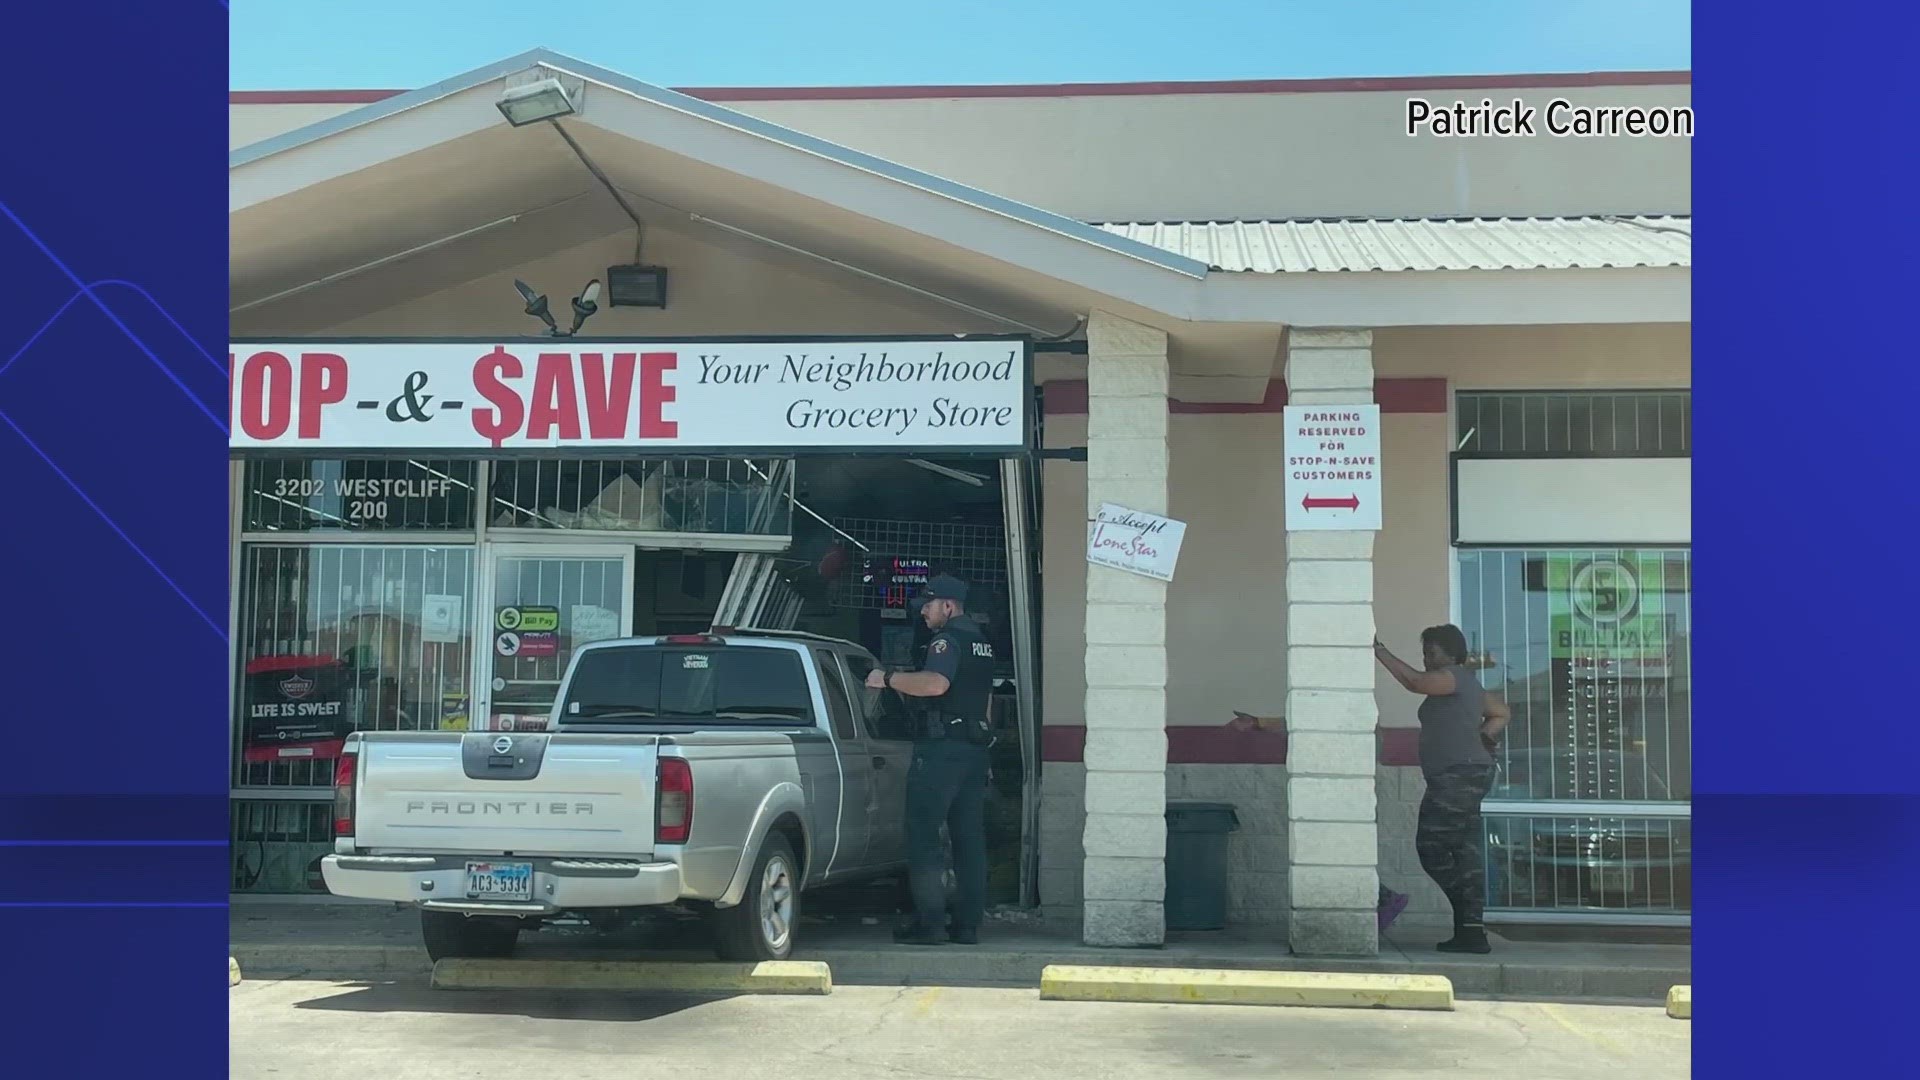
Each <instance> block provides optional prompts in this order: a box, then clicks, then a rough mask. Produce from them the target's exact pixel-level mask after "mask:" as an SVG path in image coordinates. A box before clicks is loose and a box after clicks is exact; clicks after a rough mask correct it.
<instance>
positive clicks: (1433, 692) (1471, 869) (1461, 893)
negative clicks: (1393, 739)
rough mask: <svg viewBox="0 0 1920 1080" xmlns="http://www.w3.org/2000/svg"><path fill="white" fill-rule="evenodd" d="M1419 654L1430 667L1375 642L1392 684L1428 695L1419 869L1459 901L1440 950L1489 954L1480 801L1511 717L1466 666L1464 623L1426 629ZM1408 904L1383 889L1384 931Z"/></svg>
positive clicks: (1423, 718) (1423, 720) (1423, 711)
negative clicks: (1484, 915)
mask: <svg viewBox="0 0 1920 1080" xmlns="http://www.w3.org/2000/svg"><path fill="white" fill-rule="evenodd" d="M1420 651H1421V654H1422V657H1421V658H1422V660H1423V662H1424V664H1425V668H1424V670H1420V669H1416V668H1414V667H1413V666H1412V665H1411V664H1408V663H1407V662H1406V661H1404V660H1401V659H1400V658H1399V657H1397V656H1395V655H1393V653H1391V652H1389V651H1387V647H1386V646H1385V645H1382V644H1380V642H1379V641H1378V640H1377V639H1376V640H1375V641H1374V643H1373V653H1374V656H1375V657H1377V658H1378V659H1379V661H1380V664H1381V666H1382V667H1384V668H1386V669H1387V673H1388V674H1390V675H1392V676H1393V678H1394V681H1396V682H1398V683H1399V684H1400V685H1401V686H1404V687H1406V688H1407V689H1408V690H1411V691H1413V692H1414V693H1416V694H1420V695H1422V700H1421V702H1420V708H1419V711H1418V713H1417V715H1418V716H1419V718H1420V772H1421V775H1422V776H1424V777H1425V778H1426V781H1427V793H1426V796H1425V797H1424V798H1422V799H1421V800H1420V823H1419V826H1418V828H1417V829H1416V830H1415V832H1414V841H1413V842H1414V850H1415V851H1417V852H1418V853H1419V855H1420V868H1421V869H1422V870H1425V871H1426V872H1427V876H1428V877H1430V878H1432V879H1433V881H1434V884H1436V885H1438V886H1440V891H1441V892H1442V893H1444V894H1446V897H1447V902H1448V903H1449V904H1451V905H1453V937H1452V938H1450V939H1448V940H1446V941H1443V942H1441V943H1440V951H1441V952H1464V953H1485V952H1491V951H1493V947H1492V946H1491V945H1489V944H1488V943H1487V928H1486V924H1485V922H1484V921H1483V920H1482V912H1483V910H1484V908H1485V906H1486V900H1487V872H1486V861H1485V854H1484V851H1483V848H1484V847H1485V843H1486V830H1485V827H1484V826H1482V825H1481V822H1480V802H1481V800H1482V799H1485V798H1486V797H1487V790H1488V789H1489V788H1491V787H1492V786H1493V747H1494V745H1495V740H1496V738H1497V737H1498V735H1499V733H1500V731H1501V729H1502V728H1504V727H1506V726H1507V720H1508V719H1509V718H1510V717H1511V715H1512V714H1511V713H1510V712H1509V711H1508V710H1507V705H1506V702H1504V701H1502V700H1500V695H1498V694H1495V693H1490V692H1489V691H1487V690H1486V689H1484V688H1482V687H1481V685H1480V678H1479V676H1478V675H1476V674H1475V673H1474V670H1473V669H1472V668H1471V667H1468V666H1467V636H1466V635H1465V634H1463V633H1461V632H1460V628H1459V627H1457V626H1453V625H1447V626H1430V627H1428V628H1427V629H1425V630H1423V631H1421V632H1420ZM1406 906H1407V898H1406V897H1405V896H1402V895H1400V894H1398V893H1394V892H1391V891H1389V890H1388V889H1386V888H1385V887H1384V886H1382V888H1381V890H1380V923H1381V929H1383V930H1384V929H1386V926H1387V924H1389V923H1391V922H1392V921H1393V917H1394V916H1397V915H1398V914H1399V913H1400V912H1401V911H1403V910H1405V909H1406Z"/></svg>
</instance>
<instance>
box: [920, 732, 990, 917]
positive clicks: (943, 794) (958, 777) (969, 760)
mask: <svg viewBox="0 0 1920 1080" xmlns="http://www.w3.org/2000/svg"><path fill="white" fill-rule="evenodd" d="M989 762H990V758H989V757H988V754H987V748H986V747H984V746H974V745H973V744H972V743H969V742H966V741H965V740H962V739H933V740H929V741H926V742H921V743H917V744H915V746H914V748H913V767H912V768H911V769H909V770H908V771H907V876H908V879H909V880H910V881H911V883H912V886H913V908H914V910H913V923H914V925H915V926H916V927H919V928H921V929H926V930H944V929H947V928H948V927H952V928H953V929H956V930H978V929H979V928H980V920H981V918H982V916H983V915H984V914H985V911H986V905H987V823H986V802H987V767H988V764H989ZM941 825H945V826H946V827H947V839H948V840H949V841H951V842H952V844H953V874H954V878H955V879H956V885H957V886H958V888H957V889H956V892H955V895H954V899H953V911H952V912H951V913H950V914H951V918H950V919H949V917H948V916H949V912H948V911H947V889H946V859H945V857H944V856H945V854H946V852H945V851H944V850H943V846H942V844H941V843H940V826H941Z"/></svg>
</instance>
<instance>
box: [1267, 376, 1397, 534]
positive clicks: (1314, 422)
mask: <svg viewBox="0 0 1920 1080" xmlns="http://www.w3.org/2000/svg"><path fill="white" fill-rule="evenodd" d="M1285 419H1286V425H1287V433H1286V442H1285V445H1284V447H1283V452H1284V454H1285V456H1286V469H1287V474H1286V476H1287V478H1286V493H1287V531H1288V532H1307V531H1313V530H1319V531H1342V530H1346V531H1355V532H1358V531H1361V530H1378V529H1379V528H1380V521H1381V516H1380V406H1378V405H1289V406H1287V408H1286V414H1285Z"/></svg>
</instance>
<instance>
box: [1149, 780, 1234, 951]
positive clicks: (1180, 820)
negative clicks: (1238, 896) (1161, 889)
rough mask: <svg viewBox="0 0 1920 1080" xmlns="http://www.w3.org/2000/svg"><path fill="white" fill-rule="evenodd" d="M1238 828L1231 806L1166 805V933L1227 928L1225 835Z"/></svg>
mask: <svg viewBox="0 0 1920 1080" xmlns="http://www.w3.org/2000/svg"><path fill="white" fill-rule="evenodd" d="M1239 827H1240V818H1239V816H1238V815H1237V814H1235V813H1234V811H1233V804H1231V803H1214V802H1170V803H1168V804H1167V929H1169V930H1222V929H1225V928H1226V925H1227V834H1228V833H1231V832H1233V831H1234V830H1235V829H1238V828H1239Z"/></svg>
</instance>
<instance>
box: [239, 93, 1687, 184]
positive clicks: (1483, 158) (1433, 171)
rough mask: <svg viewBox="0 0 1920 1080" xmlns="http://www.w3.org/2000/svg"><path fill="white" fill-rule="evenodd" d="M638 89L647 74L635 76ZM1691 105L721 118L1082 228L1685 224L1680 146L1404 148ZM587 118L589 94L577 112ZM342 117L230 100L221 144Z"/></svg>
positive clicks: (1639, 97) (1051, 104)
mask: <svg viewBox="0 0 1920 1080" xmlns="http://www.w3.org/2000/svg"><path fill="white" fill-rule="evenodd" d="M632 74H633V75H634V76H636V77H637V78H641V79H645V78H646V74H647V73H646V72H644V71H636V72H632ZM1409 96H1421V97H1425V98H1427V99H1428V100H1429V101H1432V102H1433V103H1434V104H1435V105H1436V106H1443V105H1446V104H1450V103H1451V102H1453V101H1455V100H1466V101H1468V102H1473V103H1477V102H1478V101H1480V100H1481V99H1482V98H1486V97H1491V98H1493V99H1495V100H1497V101H1504V100H1506V99H1509V98H1512V97H1515V96H1518V97H1521V98H1523V99H1524V100H1526V101H1527V102H1528V103H1530V104H1533V105H1535V106H1536V107H1539V108H1542V109H1544V107H1545V105H1546V103H1547V102H1548V101H1550V100H1552V99H1553V98H1555V97H1564V98H1566V99H1567V100H1569V101H1571V102H1574V103H1575V104H1577V105H1585V104H1594V105H1641V106H1652V105H1686V104H1690V103H1691V101H1692V88H1691V87H1690V86H1687V85H1668V86H1617V87H1582V88H1572V89H1557V90H1540V89H1533V90H1524V89H1523V90H1484V91H1451V92H1443V91H1415V92H1412V95H1410V93H1409V92H1407V91H1402V90H1383V91H1369V92H1312V93H1257V94H1164V95H1147V94H1133V95H1095V96H1077V97H1059V96H1050V97H1002V98H984V97H973V98H911V99H902V100H847V101H817V100H816V101H794V100H787V101H761V102H741V103H737V104H734V105H732V106H731V107H733V108H736V109H739V110H741V111H743V112H747V113H750V114H753V115H755V116H759V117H763V118H765V119H767V120H771V121H773V122H775V123H779V124H783V125H786V126H788V127H792V128H795V129H797V130H799V131H803V132H806V133H808V134H811V135H817V136H819V137H822V138H825V139H829V140H831V141H833V142H836V143H840V144H842V145H845V146H849V147H852V148H854V149H856V150H862V151H865V152H867V153H870V154H874V155H877V156H879V157H883V158H886V159H888V160H891V161H896V162H899V163H901V164H903V165H909V166H912V167H914V168H917V169H922V170H925V171H927V172H931V173H933V174H935V175H937V176H944V177H947V178H949V179H952V180H957V181H960V182H962V183H966V184H970V185H973V186H975V187H979V188H982V189H985V190H987V191H990V192H993V193H994V194H997V195H1002V196H1005V197H1007V198H1011V199H1017V200H1019V201H1021V202H1025V203H1028V204H1031V205H1034V206H1038V207H1042V208H1044V209H1047V210H1052V211H1054V212H1056V213H1061V214H1067V215H1069V216H1073V217H1079V218H1082V219H1084V220H1089V221H1178V220H1213V219H1220V218H1299V217H1454V216H1475V217H1479V216H1526V215H1573V214H1606V213H1616V214H1636V213H1668V214H1685V213H1690V212H1691V210H1692V205H1693V194H1692V173H1691V162H1692V141H1691V140H1690V139H1653V138H1642V139H1632V138H1592V139H1575V138H1554V137H1551V136H1548V135H1546V134H1544V132H1543V133H1542V134H1540V135H1538V136H1536V137H1533V138H1507V139H1501V138H1475V139H1443V138H1433V137H1429V136H1421V137H1415V138H1409V137H1407V136H1406V134H1405V133H1404V131H1405V127H1404V123H1405V119H1404V118H1405V113H1406V102H1407V98H1408V97H1409ZM587 110H588V114H589V115H591V111H592V98H591V94H589V97H588V101H587ZM339 111H344V107H341V106H314V105H234V106H230V107H229V116H230V120H229V126H230V129H231V131H232V133H233V134H232V139H233V145H236V146H237V145H243V144H244V143H246V142H252V141H255V140H257V139H260V138H265V137H267V136H268V135H270V134H277V133H279V132H281V131H287V130H291V129H293V128H295V127H298V126H301V125H303V124H308V123H312V122H314V121H316V120H318V119H322V118H324V117H326V116H329V115H332V114H333V113H334V112H339Z"/></svg>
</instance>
